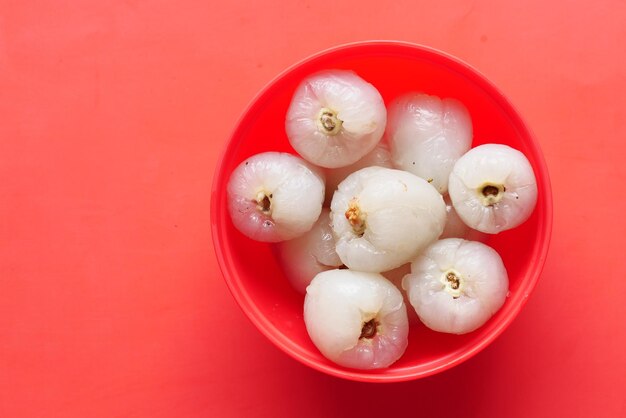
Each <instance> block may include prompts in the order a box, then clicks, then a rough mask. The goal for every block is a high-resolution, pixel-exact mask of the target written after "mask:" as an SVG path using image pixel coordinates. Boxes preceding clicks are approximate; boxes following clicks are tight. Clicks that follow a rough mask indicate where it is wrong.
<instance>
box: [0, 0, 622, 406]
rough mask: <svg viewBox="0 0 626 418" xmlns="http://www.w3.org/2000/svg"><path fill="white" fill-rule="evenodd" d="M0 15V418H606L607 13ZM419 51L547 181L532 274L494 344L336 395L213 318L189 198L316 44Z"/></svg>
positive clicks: (587, 7)
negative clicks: (400, 46)
mask: <svg viewBox="0 0 626 418" xmlns="http://www.w3.org/2000/svg"><path fill="white" fill-rule="evenodd" d="M292 3H293V2H286V1H284V2H278V1H276V2H260V1H259V2H254V3H253V4H248V3H244V2H235V3H231V2H219V3H218V2H214V1H206V0H204V1H179V2H173V1H152V2H139V1H130V0H128V1H109V2H101V1H31V2H22V1H7V0H2V1H0V417H2V418H5V417H6V418H13V417H19V418H22V417H154V418H158V417H223V416H237V417H242V416H255V417H256V416H258V417H282V416H284V417H291V416H303V417H307V416H311V417H314V416H352V415H355V416H356V415H360V416H363V415H367V414H369V413H372V414H373V413H377V414H381V413H387V414H391V415H388V416H392V417H393V416H401V415H400V414H404V415H408V416H419V415H423V416H434V415H451V414H453V413H456V414H461V416H480V417H485V416H508V417H526V416H545V417H553V416H568V417H573V416H575V417H578V416H580V417H588V416H594V417H623V416H626V400H625V393H626V354H625V353H626V351H625V350H626V326H625V325H624V318H625V317H626V303H625V302H624V296H626V279H625V278H624V267H626V265H625V264H626V263H625V262H624V259H625V257H624V255H623V250H624V243H625V239H624V237H625V235H626V222H625V221H624V218H623V216H624V213H625V211H626V205H625V202H626V199H625V198H624V193H625V192H626V187H625V186H624V180H625V179H626V168H625V165H624V163H623V160H624V152H625V151H626V146H625V145H624V138H625V137H626V127H625V125H624V120H626V114H625V110H624V95H625V94H626V54H624V53H623V49H624V48H623V45H624V42H626V25H625V24H624V22H626V4H625V3H624V2H623V1H621V0H613V1H609V0H606V1H596V2H582V1H578V2H575V1H562V2H558V3H557V2H554V3H547V2H545V1H538V0H532V1H525V2H498V1H484V0H479V1H475V2H473V3H469V2H462V1H452V0H443V1H439V2H435V3H433V2H425V1H396V2H393V3H392V4H389V5H383V4H382V3H380V2H373V1H352V2H341V3H334V2H333V3H319V4H317V3H314V2H301V3H299V4H298V5H295V4H292ZM376 38H378V39H400V40H405V41H411V42H416V43H422V44H425V45H429V46H432V47H435V48H439V49H442V50H444V51H446V52H449V53H451V54H453V55H456V56H458V57H459V58H461V59H464V60H465V61H467V62H469V63H470V64H472V65H473V66H474V67H476V68H477V69H479V70H480V71H482V72H483V73H484V74H485V75H486V76H487V77H489V78H490V79H491V80H492V81H493V82H495V83H496V84H497V85H498V86H499V87H500V88H501V89H502V90H503V91H504V92H505V94H507V95H508V97H509V98H510V99H511V101H512V102H513V103H514V104H515V105H516V106H517V107H518V109H519V110H520V111H521V113H522V114H523V115H524V116H525V119H526V120H527V122H528V124H529V125H530V126H531V127H532V129H533V130H534V132H535V134H536V135H537V137H538V139H539V142H540V144H541V146H542V148H543V150H544V153H545V157H546V160H547V163H548V167H549V168H550V173H551V177H552V185H553V191H554V204H555V217H554V230H553V239H552V246H551V250H550V254H549V257H548V261H547V263H546V266H545V269H544V272H543V274H542V277H541V279H540V281H539V284H538V286H537V288H536V290H535V292H534V293H533V295H532V296H531V298H530V300H529V302H528V304H527V305H526V307H525V309H524V310H523V311H522V313H521V314H520V316H519V317H518V318H517V319H516V320H515V322H514V323H513V325H512V326H511V327H510V328H509V329H508V330H507V331H506V332H505V333H504V334H503V335H501V336H500V337H499V338H498V339H497V340H496V341H495V342H494V343H493V344H492V345H491V346H489V347H488V348H487V349H486V350H484V351H483V352H481V353H480V354H479V355H477V356H476V357H474V358H473V359H471V360H469V361H468V362H466V363H464V364H462V365H460V366H458V367H455V368H453V369H451V370H449V371H447V372H444V373H442V374H439V375H436V376H433V377H430V378H426V379H423V380H419V381H414V382H408V383H399V384H388V385H372V384H363V383H355V382H349V381H343V380H339V379H336V378H333V377H329V376H326V375H323V374H321V373H318V372H316V371H313V370H310V369H308V368H306V367H304V366H302V365H300V364H299V363H297V362H296V361H294V360H292V359H291V358H289V357H288V356H286V355H285V354H283V353H282V352H280V351H279V350H278V349H276V348H275V347H274V346H272V345H271V344H270V343H269V342H268V341H266V340H265V338H264V337H262V336H261V335H260V334H259V333H258V332H257V330H256V329H255V328H253V326H252V325H251V324H250V322H249V321H248V320H247V319H246V318H245V317H244V315H243V313H241V311H240V310H239V308H238V307H237V306H236V304H235V303H234V301H233V299H232V297H231V295H230V294H229V292H228V290H227V288H226V286H225V284H224V282H223V280H222V277H221V274H220V272H219V269H218V267H217V264H216V260H215V256H214V252H213V247H212V242H211V235H210V213H209V200H210V189H211V180H212V176H213V172H214V168H215V165H216V162H217V159H218V158H219V154H220V152H221V150H222V148H223V146H224V142H225V141H226V140H227V138H228V135H229V133H230V132H231V130H232V128H233V126H234V124H235V122H236V121H237V119H238V116H239V114H240V113H241V112H242V110H243V109H244V108H245V106H246V105H247V103H248V102H249V101H250V100H251V99H252V97H253V96H254V95H255V94H256V93H257V92H258V91H259V90H260V89H261V88H262V87H263V86H264V85H265V83H267V82H268V81H269V80H270V79H272V78H273V77H274V76H275V75H276V74H277V73H279V72H280V71H282V70H283V69H285V68H286V67H287V66H289V65H291V64H292V63H294V62H296V61H298V60H300V59H301V58H304V57H305V56H307V55H309V54H311V53H313V52H317V51H319V50H321V49H324V48H327V47H330V46H334V45H336V44H340V43H345V42H350V41H356V40H364V39H376Z"/></svg>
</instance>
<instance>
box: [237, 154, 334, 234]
mask: <svg viewBox="0 0 626 418" xmlns="http://www.w3.org/2000/svg"><path fill="white" fill-rule="evenodd" d="M323 201H324V178H323V174H321V173H319V172H318V171H317V170H316V169H315V168H313V167H312V166H311V165H309V164H308V163H306V162H305V161H304V160H302V159H301V158H298V157H296V156H293V155H291V154H287V153H279V152H265V153H261V154H257V155H254V156H252V157H250V158H248V159H246V160H245V161H243V162H242V163H241V164H239V166H238V167H237V168H236V169H235V170H234V171H233V173H232V174H231V176H230V179H229V182H228V209H229V212H230V216H231V218H232V220H233V224H234V225H235V227H236V228H237V229H238V230H239V231H241V232H242V233H243V234H244V235H246V236H248V237H250V238H252V239H254V240H257V241H263V242H278V241H284V240H287V239H292V238H295V237H297V236H300V235H302V234H304V233H305V232H306V231H308V230H310V229H311V227H312V226H313V224H314V223H315V221H317V219H318V218H319V215H320V213H321V211H322V202H323Z"/></svg>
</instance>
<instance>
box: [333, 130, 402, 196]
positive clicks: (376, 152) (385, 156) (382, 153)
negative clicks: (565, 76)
mask: <svg viewBox="0 0 626 418" xmlns="http://www.w3.org/2000/svg"><path fill="white" fill-rule="evenodd" d="M374 166H376V167H386V168H393V164H392V163H391V154H390V153H389V149H388V147H387V145H386V144H384V143H382V142H381V143H379V144H378V145H376V148H374V149H373V150H371V151H370V152H369V153H367V154H366V155H365V156H364V157H363V158H361V159H360V160H359V161H357V162H356V163H354V164H350V165H347V166H345V167H339V168H329V169H326V171H325V174H326V200H325V202H327V203H328V204H329V205H330V202H331V201H332V199H333V194H334V193H335V191H336V190H337V187H338V186H339V183H341V182H342V181H343V180H344V179H345V178H346V177H348V176H349V175H350V174H352V173H354V172H355V171H359V170H360V169H362V168H366V167H374Z"/></svg>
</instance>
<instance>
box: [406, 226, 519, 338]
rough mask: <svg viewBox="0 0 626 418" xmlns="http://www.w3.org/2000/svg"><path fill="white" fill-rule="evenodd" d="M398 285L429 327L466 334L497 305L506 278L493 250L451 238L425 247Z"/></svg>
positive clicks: (501, 299)
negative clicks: (400, 284) (409, 271)
mask: <svg viewBox="0 0 626 418" xmlns="http://www.w3.org/2000/svg"><path fill="white" fill-rule="evenodd" d="M402 286H403V288H404V289H405V290H406V291H407V293H408V296H409V300H410V302H411V305H412V306H413V307H414V308H415V311H416V312H417V315H418V316H419V318H420V320H421V321H422V322H423V323H424V324H425V325H426V326H427V327H428V328H430V329H432V330H435V331H439V332H446V333H452V334H465V333H468V332H471V331H474V330H475V329H477V328H478V327H480V326H482V325H483V324H484V323H485V322H486V321H487V320H488V319H489V318H491V316H492V315H493V314H494V313H495V312H496V311H498V309H500V307H501V306H502V305H503V304H504V301H505V299H506V295H507V292H508V286H509V281H508V276H507V272H506V269H505V268H504V264H503V263H502V259H501V258H500V256H499V255H498V253H497V252H496V251H495V250H494V249H492V248H491V247H489V246H487V245H485V244H482V243H480V242H476V241H466V240H463V239H459V238H449V239H444V240H440V241H437V242H436V243H434V244H433V245H431V246H429V247H428V248H427V249H426V250H425V251H424V252H423V253H422V254H421V255H420V256H419V257H417V259H416V260H415V261H414V262H413V263H411V274H409V275H407V276H405V278H404V280H403V283H402Z"/></svg>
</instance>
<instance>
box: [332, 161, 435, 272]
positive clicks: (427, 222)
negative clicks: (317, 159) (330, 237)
mask: <svg viewBox="0 0 626 418" xmlns="http://www.w3.org/2000/svg"><path fill="white" fill-rule="evenodd" d="M330 208H331V225H332V228H333V232H334V234H335V239H336V244H337V246H336V251H337V254H339V258H341V261H342V262H343V264H345V265H346V266H348V267H349V268H351V269H353V270H359V271H368V272H381V271H387V270H391V269H394V268H396V267H399V266H401V265H402V264H404V263H407V262H409V261H411V260H412V259H413V258H415V256H417V254H418V253H419V252H420V251H421V250H422V249H423V248H425V247H426V246H427V245H429V244H430V243H431V242H433V241H435V240H436V239H437V238H438V237H439V235H441V232H442V231H443V228H444V226H445V223H446V206H445V203H444V201H443V197H442V196H441V194H439V192H437V190H436V189H435V188H434V187H433V186H431V185H430V184H428V183H427V182H426V181H425V180H423V179H421V178H419V177H417V176H415V175H413V174H411V173H407V172H405V171H400V170H394V169H389V168H382V167H368V168H364V169H361V170H359V171H357V172H355V173H353V174H351V175H350V176H348V177H347V178H346V179H345V180H344V181H343V182H341V183H340V184H339V188H338V190H337V191H336V192H335V194H334V196H333V200H332V202H331V205H330Z"/></svg>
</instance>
